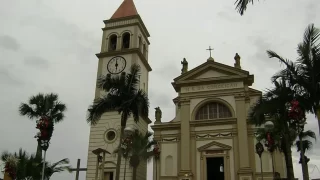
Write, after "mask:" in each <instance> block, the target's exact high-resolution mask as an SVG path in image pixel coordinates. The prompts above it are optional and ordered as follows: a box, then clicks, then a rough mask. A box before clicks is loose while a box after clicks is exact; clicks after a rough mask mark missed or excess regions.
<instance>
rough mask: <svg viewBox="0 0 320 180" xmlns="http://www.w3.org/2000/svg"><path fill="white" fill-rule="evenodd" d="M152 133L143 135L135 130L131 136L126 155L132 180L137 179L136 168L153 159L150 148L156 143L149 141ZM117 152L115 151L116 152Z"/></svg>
mask: <svg viewBox="0 0 320 180" xmlns="http://www.w3.org/2000/svg"><path fill="white" fill-rule="evenodd" d="M151 136H152V133H151V132H146V134H145V135H143V134H142V133H140V132H139V131H138V130H136V131H135V132H134V133H133V135H132V137H131V138H132V144H131V147H129V148H128V149H129V151H128V153H127V155H128V159H129V164H130V166H131V167H132V168H133V171H132V180H136V179H137V168H138V167H139V165H140V163H141V161H148V160H150V158H151V157H153V155H154V153H153V151H152V147H153V146H154V145H155V144H157V142H156V141H154V140H151V139H150V138H151ZM117 151H118V150H116V152H117Z"/></svg>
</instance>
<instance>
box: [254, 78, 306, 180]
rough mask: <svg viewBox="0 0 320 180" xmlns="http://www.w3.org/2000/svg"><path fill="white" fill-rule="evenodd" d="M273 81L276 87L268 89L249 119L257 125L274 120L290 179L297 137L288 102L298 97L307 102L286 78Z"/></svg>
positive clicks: (302, 101)
mask: <svg viewBox="0 0 320 180" xmlns="http://www.w3.org/2000/svg"><path fill="white" fill-rule="evenodd" d="M273 83H274V85H275V87H274V88H273V89H269V90H267V92H266V93H264V94H263V96H262V97H261V99H260V100H259V101H258V102H257V103H256V104H255V105H254V106H253V107H252V109H251V111H250V113H249V121H250V122H251V123H252V124H255V125H256V126H260V125H262V124H264V123H265V122H266V118H270V119H271V120H273V122H274V123H275V127H276V128H275V129H274V131H275V132H276V135H277V136H278V137H279V138H278V139H281V144H282V145H281V149H282V151H283V153H284V155H285V160H286V168H287V177H288V179H294V171H293V165H292V151H291V146H292V142H293V137H296V131H295V130H294V129H292V128H290V127H289V125H288V122H289V120H290V119H289V117H288V115H287V108H286V104H287V103H288V102H291V101H292V100H293V99H296V100H298V101H299V102H301V104H302V105H304V104H306V103H305V102H306V98H305V97H303V96H297V95H296V93H295V92H294V91H293V90H292V88H291V86H290V84H288V83H287V82H286V81H285V79H278V81H274V82H273Z"/></svg>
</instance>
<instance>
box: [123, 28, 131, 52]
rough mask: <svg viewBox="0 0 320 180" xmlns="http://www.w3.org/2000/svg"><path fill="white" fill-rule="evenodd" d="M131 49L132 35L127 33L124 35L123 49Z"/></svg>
mask: <svg viewBox="0 0 320 180" xmlns="http://www.w3.org/2000/svg"><path fill="white" fill-rule="evenodd" d="M129 47H130V33H128V32H126V33H124V34H123V35H122V49H129Z"/></svg>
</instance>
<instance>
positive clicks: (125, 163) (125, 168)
mask: <svg viewBox="0 0 320 180" xmlns="http://www.w3.org/2000/svg"><path fill="white" fill-rule="evenodd" d="M124 160H125V161H124V173H123V174H124V175H123V180H126V172H127V158H125V159H124Z"/></svg>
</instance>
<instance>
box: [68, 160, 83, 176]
mask: <svg viewBox="0 0 320 180" xmlns="http://www.w3.org/2000/svg"><path fill="white" fill-rule="evenodd" d="M70 171H71V172H73V171H75V172H76V180H79V172H80V171H87V168H80V159H78V162H77V168H70Z"/></svg>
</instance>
